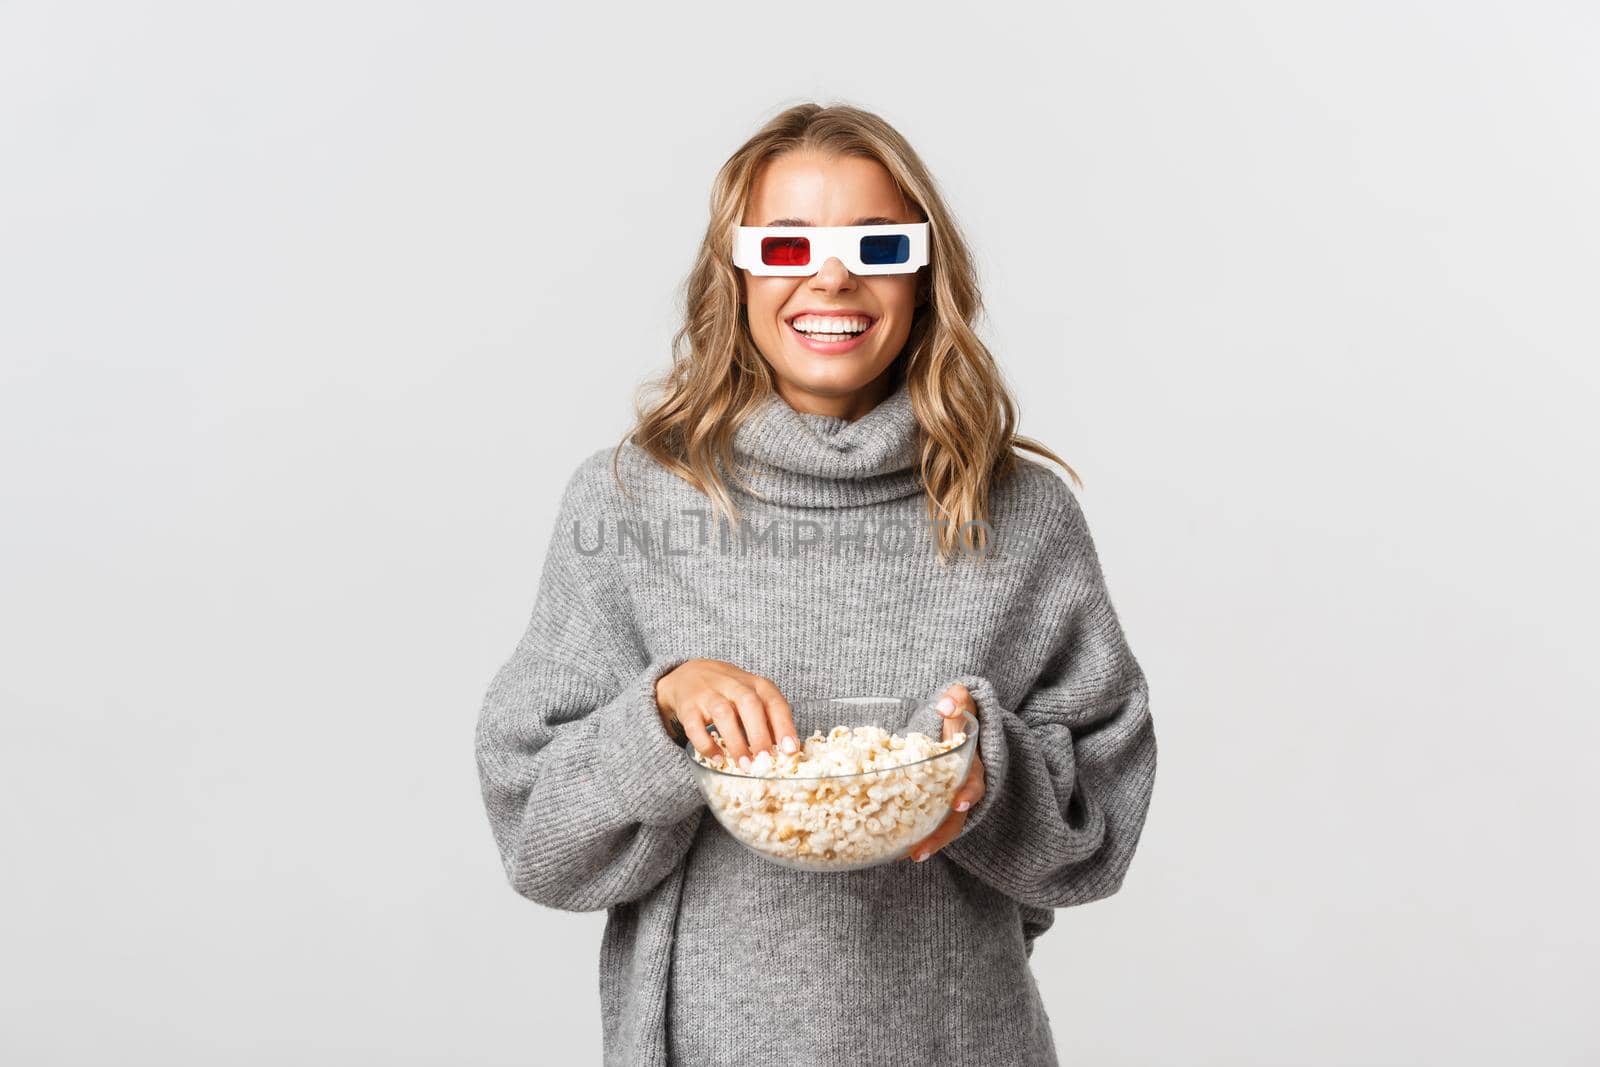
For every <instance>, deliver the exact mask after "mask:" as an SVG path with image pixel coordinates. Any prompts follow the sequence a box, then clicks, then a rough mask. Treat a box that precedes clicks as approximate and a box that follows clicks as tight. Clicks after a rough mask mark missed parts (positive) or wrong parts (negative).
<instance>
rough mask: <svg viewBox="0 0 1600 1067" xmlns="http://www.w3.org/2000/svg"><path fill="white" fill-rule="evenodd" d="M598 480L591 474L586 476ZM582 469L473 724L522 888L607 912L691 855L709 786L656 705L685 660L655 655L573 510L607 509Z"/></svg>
mask: <svg viewBox="0 0 1600 1067" xmlns="http://www.w3.org/2000/svg"><path fill="white" fill-rule="evenodd" d="M589 480H592V479H589ZM585 483H586V479H585V478H584V476H583V471H582V470H581V469H580V472H579V474H578V475H575V476H574V479H573V481H572V482H570V483H569V485H568V487H567V491H566V492H565V493H564V494H563V498H562V504H561V507H560V509H559V514H558V518H557V521H556V530H555V532H554V534H553V535H552V537H551V540H550V545H549V549H548V551H547V552H546V554H545V561H544V566H543V570H542V573H541V575H540V579H539V588H538V592H537V594H536V595H535V598H534V605H533V613H532V616H531V618H530V619H529V621H528V624H527V627H526V629H525V632H524V633H523V635H522V638H521V640H520V641H518V643H517V646H516V649H515V650H514V651H513V652H512V654H511V657H510V659H508V660H507V661H506V662H505V664H504V666H502V667H501V668H500V669H499V671H498V672H497V673H496V674H495V676H494V678H493V680H492V682H491V683H490V685H489V690H488V693H487V695H486V696H485V698H484V701H483V705H482V709H481V711H480V713H479V717H478V726H477V732H476V737H475V748H476V753H477V763H478V775H479V781H480V784H481V786H482V790H483V801H484V805H485V807H486V808H487V810H488V815H489V826H490V829H491V830H492V832H493V834H494V839H495V843H496V844H497V845H498V847H499V850H500V856H501V861H502V864H503V866H504V868H505V872H506V877H507V879H508V880H509V881H510V883H511V885H512V887H513V888H514V889H515V890H516V891H517V892H518V893H520V894H522V895H523V896H525V897H527V898H529V899H530V900H533V901H536V902H538V903H540V904H544V905H547V906H549V907H553V908H561V909H564V910H568V911H598V910H601V909H605V908H609V907H611V906H612V905H615V904H618V903H622V902H624V901H630V900H636V899H638V898H640V897H642V896H644V895H645V894H647V893H648V892H649V891H650V890H651V889H652V888H653V887H654V886H655V885H657V884H658V883H659V882H660V881H661V880H662V879H663V878H665V877H666V876H667V875H668V874H669V873H670V872H671V871H672V869H673V868H674V867H675V866H676V865H677V864H678V862H679V861H680V860H681V859H682V857H683V855H684V853H685V852H686V851H687V850H688V847H689V844H690V842H691V841H692V840H693V838H694V834H695V831H696V829H697V827H698V824H699V820H700V813H701V811H703V810H704V805H705V797H704V794H703V793H702V792H701V790H700V787H699V785H698V784H697V783H696V782H695V780H694V777H693V774H692V772H691V771H690V770H689V768H688V765H687V760H686V757H685V754H684V752H683V751H682V750H681V749H680V747H679V746H678V745H677V744H676V743H675V742H674V741H673V740H672V739H671V738H670V737H669V736H668V735H667V732H666V730H665V728H664V727H663V726H662V724H661V720H660V718H659V714H658V712H657V710H656V702H655V683H656V680H657V679H658V678H660V677H661V676H662V675H664V674H666V673H667V672H669V671H671V670H672V669H673V668H674V667H676V666H678V665H679V664H680V663H682V662H684V660H683V659H681V658H662V657H652V656H649V655H647V654H646V653H644V652H643V651H642V645H643V642H642V641H640V640H639V639H638V637H637V635H636V633H635V630H634V627H633V625H632V622H631V619H630V618H629V617H628V616H629V613H628V610H627V597H626V595H625V594H624V592H623V591H622V590H620V589H618V588H617V585H618V582H617V580H616V572H615V569H614V568H610V569H608V563H609V562H610V561H609V560H608V559H607V556H606V554H604V553H600V554H597V555H595V556H593V557H588V556H585V555H584V554H583V553H582V552H581V551H579V550H578V548H577V546H576V544H575V543H574V542H575V539H576V538H575V533H574V523H575V522H576V523H577V524H578V526H579V527H581V529H583V530H584V531H589V532H588V533H586V534H585V536H586V537H589V538H592V537H593V536H594V534H593V533H592V531H593V530H594V529H595V523H594V522H593V521H590V520H584V519H580V518H579V516H580V515H581V514H583V513H584V512H585V511H587V512H590V513H596V512H598V511H599V510H600V509H597V508H595V507H594V506H593V501H592V500H588V502H587V506H586V503H585V501H586V498H587V497H588V496H589V493H588V491H587V490H585V489H584V485H585Z"/></svg>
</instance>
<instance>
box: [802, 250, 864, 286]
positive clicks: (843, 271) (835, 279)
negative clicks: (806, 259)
mask: <svg viewBox="0 0 1600 1067" xmlns="http://www.w3.org/2000/svg"><path fill="white" fill-rule="evenodd" d="M854 284H855V275H854V274H851V273H850V270H849V268H848V267H846V266H845V265H844V261H843V260H841V259H840V258H839V257H838V256H829V257H828V259H827V261H826V262H824V263H823V264H822V266H821V267H819V268H818V269H817V273H815V274H813V275H812V276H811V287H812V288H813V289H821V290H824V291H825V292H836V291H838V290H840V289H847V288H849V287H851V286H852V285H854Z"/></svg>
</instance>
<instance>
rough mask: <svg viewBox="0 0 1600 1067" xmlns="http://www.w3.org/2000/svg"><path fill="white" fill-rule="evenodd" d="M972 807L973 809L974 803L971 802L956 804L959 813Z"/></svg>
mask: <svg viewBox="0 0 1600 1067" xmlns="http://www.w3.org/2000/svg"><path fill="white" fill-rule="evenodd" d="M970 807H972V801H970V800H963V801H959V802H958V803H957V804H956V810H957V811H966V810H967V809H968V808H970Z"/></svg>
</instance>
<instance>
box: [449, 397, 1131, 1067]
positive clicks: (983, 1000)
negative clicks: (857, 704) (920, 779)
mask: <svg viewBox="0 0 1600 1067" xmlns="http://www.w3.org/2000/svg"><path fill="white" fill-rule="evenodd" d="M917 433H918V429H917V424H916V420H915V418H914V416H913V415H912V411H911V405H910V397H909V394H908V393H907V391H906V387H905V385H904V384H903V383H902V384H901V385H900V386H899V388H898V390H897V391H896V392H895V393H894V394H893V395H892V396H890V397H889V398H887V399H885V400H884V401H883V402H882V403H880V404H879V405H878V406H877V407H876V408H874V409H873V410H872V411H870V412H869V413H868V414H867V415H865V416H864V417H862V418H860V419H857V420H855V421H854V422H851V421H848V420H845V419H841V418H833V417H829V416H821V415H809V414H801V413H798V412H796V411H795V410H794V409H793V408H791V407H790V406H789V405H788V404H787V403H786V402H785V401H783V400H782V398H780V397H776V396H774V397H773V398H771V399H770V400H769V401H768V403H767V405H766V406H765V407H764V408H763V409H762V411H761V412H760V414H759V415H758V416H757V417H756V418H755V419H753V420H751V421H750V422H748V423H746V424H745V425H744V426H742V427H741V428H740V431H739V433H738V436H737V439H736V448H737V452H738V456H739V459H740V462H741V463H743V464H745V465H747V471H748V473H747V477H748V478H749V479H750V480H751V481H752V482H754V483H755V487H756V488H757V489H758V490H759V491H760V492H761V493H762V495H763V496H764V497H766V498H767V499H766V500H765V501H761V500H757V499H755V498H753V497H751V496H749V495H746V494H742V493H741V494H739V495H738V496H737V498H736V499H737V500H738V502H739V505H740V508H741V512H742V515H743V518H744V520H745V522H744V525H742V526H741V527H738V528H735V529H732V530H730V529H728V528H727V526H726V525H725V524H722V523H720V522H718V521H717V519H716V517H715V516H714V513H713V512H712V509H711V506H710V502H709V501H708V500H707V499H706V498H705V497H704V496H703V495H701V494H700V493H698V492H697V491H696V490H694V489H693V488H692V487H691V486H689V485H688V484H687V483H686V482H684V481H682V480H681V479H679V478H677V477H675V476H673V475H672V474H670V473H669V472H667V471H666V470H665V469H663V468H662V467H661V466H660V465H659V464H656V463H655V462H654V461H653V460H651V459H650V458H649V456H648V455H646V454H645V453H644V452H643V451H641V450H639V449H637V448H635V447H634V446H632V445H625V446H624V452H623V456H622V461H621V471H622V474H623V481H624V482H625V483H626V485H627V490H628V491H627V492H626V493H624V492H622V491H620V490H619V489H618V486H617V484H616V482H615V481H614V480H613V478H612V475H611V470H610V456H611V451H610V449H602V450H600V451H597V452H595V453H593V454H592V455H590V456H589V457H588V458H587V459H585V460H584V461H583V462H582V463H581V464H580V465H579V466H578V469H577V471H576V472H575V473H574V474H573V476H572V478H571V480H570V481H569V482H568V484H567V487H566V490H565V492H564V493H563V496H562V499H561V505H560V512H559V518H558V520H557V522H556V529H555V533H554V536H553V537H552V538H551V540H550V542H549V546H548V550H547V551H546V554H545V557H544V562H543V569H542V572H541V577H540V583H539V589H538V593H537V596H536V597H535V600H534V605H533V613H532V617H531V618H530V620H529V622H528V625H527V628H526V631H525V633H524V634H523V636H522V638H521V640H520V641H519V642H518V644H517V646H516V649H515V651H513V652H512V654H511V657H510V658H509V659H508V660H507V661H506V663H505V665H504V666H503V667H501V668H500V670H499V672H498V673H497V674H496V675H495V677H494V679H493V681H492V683H491V684H490V686H489V690H488V694H487V697H486V698H485V700H484V702H483V706H482V711H481V713H480V717H479V721H478V727H477V734H476V750H477V761H478V770H479V774H480V779H481V782H482V786H483V799H484V804H485V806H486V807H487V809H488V815H489V824H490V828H491V830H492V831H493V834H494V839H495V843H496V844H497V845H498V847H499V850H500V855H501V858H502V860H503V862H504V866H505V872H506V876H507V878H508V879H509V880H510V883H511V885H512V886H513V887H514V888H515V889H516V891H517V892H518V893H520V894H522V895H523V896H525V897H527V898H528V899H530V900H533V901H536V902H538V903H540V904H544V905H546V906H549V907H552V908H562V909H567V910H572V911H590V910H598V909H601V908H604V909H606V910H607V921H606V927H605V934H604V936H603V938H602V941H601V947H600V1004H601V1018H602V1024H603V1028H604V1045H605V1062H606V1063H607V1064H617V1065H627V1067H636V1065H642V1064H643V1065H659V1064H692V1065H696V1067H714V1065H720V1064H748V1063H768V1064H819V1065H832V1064H841V1063H859V1064H873V1065H893V1064H919V1065H921V1064H936V1063H937V1064H975V1065H976V1064H981V1065H984V1067H1005V1065H1008V1064H1030V1065H1031V1064H1053V1063H1056V1062H1057V1060H1056V1049H1055V1044H1054V1041H1053V1039H1052V1036H1051V1030H1050V1019H1049V1017H1048V1016H1047V1014H1046V1012H1045V1007H1044V1004H1043V1003H1042V1001H1041V999H1040V996H1039V990H1038V986H1037V985H1036V983H1035V981H1034V977H1033V973H1032V971H1031V969H1030V967H1029V956H1030V954H1031V953H1032V949H1033V942H1034V939H1035V938H1037V937H1038V936H1039V935H1040V934H1042V933H1043V932H1044V931H1045V930H1046V929H1048V928H1049V926H1050V924H1051V922H1052V920H1053V912H1052V909H1054V908H1061V907H1067V906H1070V905H1074V904H1083V903H1086V902H1088V901H1092V900H1098V899H1100V898H1101V897H1105V896H1107V895H1109V894H1111V893H1114V892H1115V891H1116V890H1117V888H1118V887H1119V886H1120V885H1121V883H1122V880H1123V876H1124V875H1125V874H1126V872H1127V870H1128V866H1129V863H1130V861H1131V860H1132V858H1133V853H1134V849H1135V847H1136V846H1137V844H1138V841H1139V835H1140V831H1141V828H1142V826H1143V823H1144V818H1145V813H1146V810H1147V809H1148V807H1149V803H1150V794H1151V788H1152V784H1153V781H1154V777H1155V768H1156V740H1155V734H1154V730H1153V727H1152V723H1151V718H1150V711H1149V700H1148V689H1147V686H1146V682H1145V678H1144V674H1143V672H1142V671H1141V670H1140V668H1139V665H1138V663H1137V662H1136V661H1135V659H1134V657H1133V654H1132V653H1131V652H1130V651H1129V648H1128V644H1127V642H1126V640H1125V639H1124V636H1123V632H1122V628H1121V626H1120V625H1119V623H1118V619H1117V614H1116V612H1115V611H1114V610H1113V608H1112V604H1111V599H1110V597H1109V596H1108V594H1107V591H1106V586H1105V581H1104V578H1103V576H1102V573H1101V568H1100V564H1099V560H1098V558H1097V556H1096V553H1095V548H1094V544H1093V541H1092V539H1091V538H1090V535H1089V530H1088V527H1087V526H1086V525H1085V522H1084V516H1083V513H1082V511H1081V510H1080V508H1079V505H1078V503H1077V500H1076V498H1075V497H1074V496H1073V494H1072V492H1071V490H1070V489H1069V488H1068V487H1067V485H1066V483H1065V482H1064V481H1062V479H1061V478H1060V477H1059V476H1057V475H1056V474H1055V472H1054V471H1053V470H1051V469H1050V468H1048V467H1045V466H1044V465H1042V464H1040V463H1037V462H1034V461H1032V460H1029V459H1026V458H1024V459H1022V461H1021V468H1020V470H1019V471H1018V472H1017V473H1016V474H1015V475H1014V476H1012V477H1011V478H1008V479H1006V481H1005V482H1003V483H1002V484H1000V485H997V486H995V487H994V489H993V491H992V493H991V498H990V507H991V514H990V519H989V522H990V526H991V527H992V529H993V531H994V537H993V540H992V544H991V548H990V550H989V551H988V552H987V553H985V554H983V555H982V556H979V555H977V554H972V555H968V556H964V557H958V558H957V559H955V560H954V561H953V562H950V563H944V562H941V561H940V559H939V557H938V555H937V551H936V547H935V543H934V537H933V535H932V531H931V530H930V528H929V526H928V520H927V517H926V511H925V510H924V504H923V500H922V495H921V494H922V490H921V487H920V485H919V482H918V479H917V477H916V474H915V464H916V455H917V453H916V449H917ZM691 658H708V659H718V660H726V661H728V662H730V663H733V664H735V665H737V666H739V667H742V668H743V669H745V670H747V671H751V672H753V673H755V674H760V675H764V676H766V677H768V678H771V679H772V680H773V681H774V682H775V683H776V684H777V686H778V688H779V689H780V691H782V693H783V694H784V696H785V697H787V698H788V699H789V700H790V701H796V700H800V699H804V698H807V697H819V696H833V695H863V694H894V695H907V696H915V697H933V696H936V695H937V693H938V692H939V691H940V690H942V689H943V688H944V687H945V686H947V685H949V684H950V683H952V682H962V683H964V684H965V685H967V686H968V688H970V689H971V691H972V693H973V696H974V698H975V701H976V703H977V708H978V711H977V715H978V720H979V753H980V755H981V757H982V759H983V762H984V767H985V770H986V775H987V780H988V791H987V793H986V794H985V796H984V798H983V800H982V801H980V802H979V803H978V804H977V805H975V806H974V807H973V808H972V809H971V810H970V811H969V812H968V817H967V821H966V825H965V828H964V829H963V831H962V833H961V835H960V836H959V837H958V838H956V840H954V841H953V842H951V843H950V844H949V845H947V846H946V847H945V848H944V849H943V850H941V851H939V852H936V853H934V854H933V856H932V857H931V858H930V859H928V860H927V861H925V862H923V863H914V862H910V861H897V862H893V863H889V864H884V865H880V866H878V867H874V868H869V869H867V870H861V871H853V872H845V873H838V872H815V871H797V870H791V869H789V868H786V867H781V866H778V865H776V864H773V863H770V862H767V861H765V860H763V859H761V858H760V857H758V856H756V855H755V854H754V853H752V852H750V851H748V850H747V849H745V848H744V847H743V846H741V845H739V844H738V843H737V842H736V841H735V840H734V839H733V838H732V837H730V836H729V834H728V833H727V831H726V830H724V829H723V827H722V826H721V824H720V823H718V822H717V821H716V819H715V818H713V817H712V816H711V815H710V813H709V812H708V811H707V810H706V807H705V798H704V796H703V794H702V793H701V791H700V788H699V786H698V785H697V784H696V782H695V780H694V778H693V777H691V774H690V770H689V767H688V765H687V760H688V756H687V755H686V753H685V752H684V750H683V748H682V747H680V746H679V745H678V744H677V743H675V742H674V741H673V739H672V738H671V737H670V736H669V735H668V734H667V732H666V731H665V730H664V729H663V726H662V724H661V721H660V719H659V718H658V715H657V711H656V706H655V698H654V689H655V682H656V679H657V678H659V677H660V676H661V675H663V674H665V673H666V672H668V671H670V670H671V669H673V668H674V667H676V666H677V665H678V664H680V663H682V662H684V661H685V660H687V659H691ZM935 721H936V720H935ZM935 729H936V727H935ZM557 1021H558V1020H554V1019H552V1020H549V1022H550V1023H552V1024H553V1023H556V1022H557ZM1066 1051H1067V1053H1068V1056H1067V1058H1068V1060H1069V1061H1070V1059H1071V1056H1070V1049H1069V1050H1066Z"/></svg>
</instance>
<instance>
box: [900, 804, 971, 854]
mask: <svg viewBox="0 0 1600 1067" xmlns="http://www.w3.org/2000/svg"><path fill="white" fill-rule="evenodd" d="M966 821H967V817H966V815H965V814H963V813H961V812H955V811H952V812H951V813H950V814H949V815H946V816H945V817H944V821H943V822H941V823H940V824H939V826H938V828H937V829H935V830H934V831H933V833H931V834H929V835H928V836H927V837H925V838H923V839H922V841H921V842H919V843H918V844H917V846H916V847H915V848H913V849H912V850H911V860H912V862H913V863H921V862H922V860H925V859H927V858H928V857H929V856H931V855H933V854H934V853H935V852H937V851H939V850H940V849H941V848H944V846H945V845H948V844H949V843H950V842H951V841H954V840H955V838H956V835H957V834H959V833H960V832H961V827H962V826H963V825H964V824H965V823H966ZM919 857H920V859H919Z"/></svg>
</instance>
